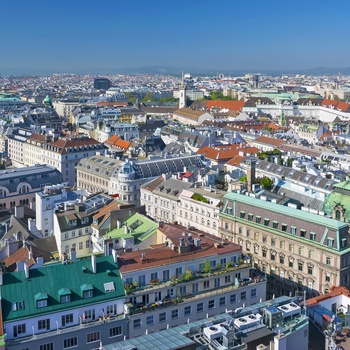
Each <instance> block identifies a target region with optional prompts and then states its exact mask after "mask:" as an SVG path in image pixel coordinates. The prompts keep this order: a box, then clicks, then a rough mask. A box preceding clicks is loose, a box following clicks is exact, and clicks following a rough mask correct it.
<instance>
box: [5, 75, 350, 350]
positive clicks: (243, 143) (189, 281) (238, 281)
mask: <svg viewBox="0 0 350 350" xmlns="http://www.w3.org/2000/svg"><path fill="white" fill-rule="evenodd" d="M349 100H350V76H347V75H343V74H341V73H340V72H339V73H337V74H333V75H318V76H316V75H305V74H275V75H268V74H264V73H249V72H247V73H246V74H243V75H228V74H224V73H222V74H220V73H219V74H215V75H206V76H205V75H195V74H191V73H190V72H184V73H182V75H170V74H167V75H166V74H129V75H126V74H114V75H91V74H90V75H78V74H70V73H69V74H68V73H67V74H53V75H46V76H9V75H6V76H1V77H0V128H1V133H0V156H1V157H0V159H1V161H0V169H1V170H0V260H1V262H2V263H1V273H0V285H1V287H0V291H1V313H0V316H1V322H0V325H1V327H0V335H1V338H0V341H1V344H0V346H2V348H3V349H19V350H23V349H40V350H54V349H71V348H79V349H101V350H102V349H105V350H112V349H118V350H126V349H138V350H143V349H150V348H154V349H159V350H161V349H165V350H167V349H169V350H170V349H193V350H194V349H198V350H199V349H218V350H219V349H220V350H223V349H227V350H238V349H249V350H250V349H254V350H256V349H259V350H264V349H266V350H267V349H269V350H277V349H279V350H293V349H300V350H301V349H305V350H307V349H311V350H317V349H348V348H350V345H349V344H350V343H349V340H348V339H349V338H348V334H349V333H348V332H349V330H348V327H349V322H350V313H349V310H350V239H349V222H350V192H349V189H350V182H349V180H348V176H349V170H350V129H349V121H350V103H348V101H349Z"/></svg>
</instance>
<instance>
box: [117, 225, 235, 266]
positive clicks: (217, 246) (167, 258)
mask: <svg viewBox="0 0 350 350" xmlns="http://www.w3.org/2000/svg"><path fill="white" fill-rule="evenodd" d="M184 232H185V236H184V235H183V233H184ZM158 233H160V234H163V236H165V237H166V240H167V241H168V242H169V244H168V245H165V244H158V245H154V246H152V248H150V249H144V250H139V251H133V252H129V253H122V254H120V255H119V259H120V261H119V270H120V272H121V273H127V272H131V271H137V270H146V269H149V268H152V267H157V266H164V265H171V264H175V263H179V262H183V263H186V261H188V262H190V261H193V259H199V258H205V257H210V256H217V255H221V254H227V253H230V252H239V251H241V247H240V246H239V245H238V244H235V243H232V242H228V241H225V242H224V243H223V244H222V241H221V238H218V237H216V236H213V235H210V234H208V233H205V232H203V231H199V230H188V229H187V228H186V227H183V226H180V225H173V224H163V225H162V226H160V227H159V228H158ZM188 233H191V235H192V238H193V239H194V238H197V237H198V238H200V240H201V248H197V247H195V246H194V244H190V243H189V240H188V237H189V236H188ZM180 238H184V239H185V244H186V247H188V248H189V251H188V252H186V253H180V252H179V251H178V247H179V244H180ZM171 243H173V244H174V245H175V249H172V248H170V244H171ZM142 254H144V258H142ZM185 266H186V265H185Z"/></svg>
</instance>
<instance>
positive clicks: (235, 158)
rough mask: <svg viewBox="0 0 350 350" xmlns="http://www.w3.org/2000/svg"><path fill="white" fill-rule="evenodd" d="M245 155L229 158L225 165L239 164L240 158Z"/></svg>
mask: <svg viewBox="0 0 350 350" xmlns="http://www.w3.org/2000/svg"><path fill="white" fill-rule="evenodd" d="M245 158H246V156H236V157H233V158H232V159H230V160H229V161H228V162H227V163H226V164H227V165H240V164H241V162H242V160H244V159H245Z"/></svg>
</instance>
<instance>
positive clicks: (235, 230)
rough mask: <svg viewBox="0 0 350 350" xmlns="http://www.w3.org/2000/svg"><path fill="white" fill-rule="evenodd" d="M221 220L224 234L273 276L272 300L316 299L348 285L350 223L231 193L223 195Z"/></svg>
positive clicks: (269, 293) (270, 294)
mask: <svg viewBox="0 0 350 350" xmlns="http://www.w3.org/2000/svg"><path fill="white" fill-rule="evenodd" d="M265 193H266V192H265ZM335 210H336V209H335ZM219 217H220V224H219V234H220V236H221V237H223V238H225V239H229V240H230V241H232V242H235V243H237V244H239V245H240V246H241V247H242V250H243V252H244V253H249V254H251V255H252V259H253V265H254V267H255V268H257V269H260V270H261V271H263V272H264V273H266V274H267V275H268V276H269V280H268V287H267V293H268V296H272V295H285V294H289V293H295V292H296V291H301V290H306V291H307V294H308V295H309V296H314V295H318V294H319V293H320V294H323V293H327V292H328V291H329V289H330V287H331V286H332V285H344V286H348V285H349V282H350V266H349V262H350V249H349V238H348V235H349V234H348V232H349V225H348V223H346V222H341V221H338V220H335V219H331V218H328V217H325V216H321V215H317V214H315V213H312V212H308V211H305V210H300V209H296V208H295V207H294V206H285V205H279V204H277V203H273V202H271V201H270V199H269V197H268V195H266V196H264V197H262V199H258V198H254V197H252V196H250V195H249V194H248V195H243V194H239V193H233V192H232V193H227V194H226V195H225V196H224V204H223V209H222V211H221V213H220V215H219Z"/></svg>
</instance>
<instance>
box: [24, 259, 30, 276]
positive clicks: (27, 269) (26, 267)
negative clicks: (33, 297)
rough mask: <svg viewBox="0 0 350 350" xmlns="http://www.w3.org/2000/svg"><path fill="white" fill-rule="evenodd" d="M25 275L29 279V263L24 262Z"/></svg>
mask: <svg viewBox="0 0 350 350" xmlns="http://www.w3.org/2000/svg"><path fill="white" fill-rule="evenodd" d="M24 274H25V276H26V278H29V268H28V261H25V262H24Z"/></svg>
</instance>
